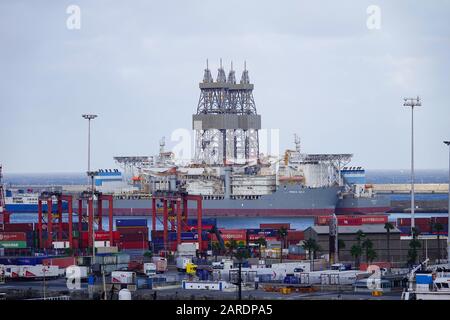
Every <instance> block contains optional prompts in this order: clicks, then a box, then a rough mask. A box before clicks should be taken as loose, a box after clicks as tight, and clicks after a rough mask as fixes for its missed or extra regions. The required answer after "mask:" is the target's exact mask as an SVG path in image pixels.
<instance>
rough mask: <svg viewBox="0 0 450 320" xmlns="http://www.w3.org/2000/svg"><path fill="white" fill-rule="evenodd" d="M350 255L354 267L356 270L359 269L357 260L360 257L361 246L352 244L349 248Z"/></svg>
mask: <svg viewBox="0 0 450 320" xmlns="http://www.w3.org/2000/svg"><path fill="white" fill-rule="evenodd" d="M350 254H351V255H352V257H353V258H354V259H355V266H356V268H359V258H360V257H361V255H362V248H361V246H360V245H357V244H354V245H353V246H352V247H351V248H350Z"/></svg>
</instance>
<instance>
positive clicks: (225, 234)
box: [212, 229, 247, 241]
mask: <svg viewBox="0 0 450 320" xmlns="http://www.w3.org/2000/svg"><path fill="white" fill-rule="evenodd" d="M220 233H221V234H220V236H221V237H222V239H223V240H224V241H230V240H231V239H234V240H236V241H246V240H247V232H246V230H243V229H228V230H226V229H220ZM212 240H213V241H217V238H216V235H215V234H213V235H212Z"/></svg>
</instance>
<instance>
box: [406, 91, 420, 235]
mask: <svg viewBox="0 0 450 320" xmlns="http://www.w3.org/2000/svg"><path fill="white" fill-rule="evenodd" d="M403 101H404V103H403V106H405V107H411V234H412V235H413V237H414V232H413V230H414V228H415V226H416V224H415V221H414V213H415V207H414V206H415V205H414V203H415V202H414V107H419V106H421V105H422V103H421V102H420V98H419V97H418V96H417V98H403Z"/></svg>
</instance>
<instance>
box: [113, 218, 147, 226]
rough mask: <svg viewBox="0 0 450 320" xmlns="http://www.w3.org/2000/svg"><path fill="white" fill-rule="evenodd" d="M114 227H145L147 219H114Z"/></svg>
mask: <svg viewBox="0 0 450 320" xmlns="http://www.w3.org/2000/svg"><path fill="white" fill-rule="evenodd" d="M116 227H147V219H120V220H116Z"/></svg>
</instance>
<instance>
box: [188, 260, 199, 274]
mask: <svg viewBox="0 0 450 320" xmlns="http://www.w3.org/2000/svg"><path fill="white" fill-rule="evenodd" d="M186 273H187V274H190V275H192V276H194V275H195V274H196V273H197V265H196V264H194V263H192V262H188V263H187V264H186Z"/></svg>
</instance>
